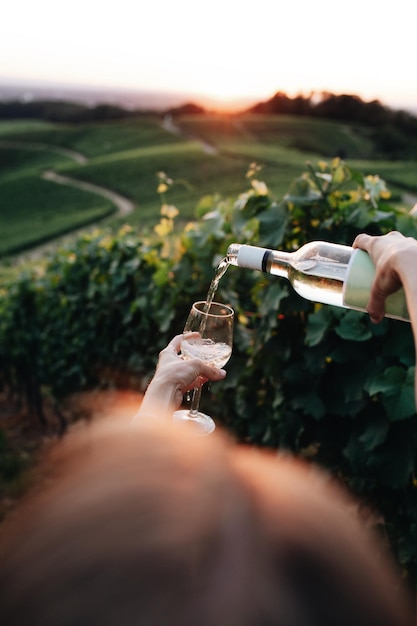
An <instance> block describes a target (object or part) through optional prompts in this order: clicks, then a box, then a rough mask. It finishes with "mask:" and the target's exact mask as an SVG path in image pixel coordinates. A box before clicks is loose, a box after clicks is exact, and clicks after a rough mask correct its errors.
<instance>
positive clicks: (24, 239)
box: [0, 115, 417, 259]
mask: <svg viewBox="0 0 417 626" xmlns="http://www.w3.org/2000/svg"><path fill="white" fill-rule="evenodd" d="M178 125H179V129H180V131H181V132H180V133H173V132H169V131H168V130H166V129H165V128H164V127H163V125H162V124H161V120H160V119H159V118H157V117H139V118H137V119H130V120H127V121H126V120H125V121H117V122H107V123H94V124H79V125H66V124H49V123H46V122H34V121H11V122H5V121H3V122H0V233H1V235H0V256H2V257H3V259H5V258H6V257H7V255H11V254H13V253H15V252H18V251H21V250H25V249H29V248H31V247H33V246H36V245H38V244H39V243H41V242H44V241H47V240H49V239H54V238H56V237H58V236H60V235H63V234H64V233H67V232H69V231H70V230H72V229H75V228H80V227H84V226H88V225H89V224H91V223H92V222H96V221H100V222H101V223H103V224H108V225H110V226H114V227H117V226H119V225H121V224H122V223H126V222H127V221H128V222H129V223H130V224H131V225H132V226H134V227H135V228H137V229H141V230H143V229H145V230H149V229H151V228H152V227H153V225H154V224H155V223H156V222H157V221H158V220H159V209H160V202H161V201H160V198H159V196H158V194H157V191H156V188H157V182H158V181H157V173H158V172H159V171H164V172H166V173H167V175H168V176H170V177H171V178H173V179H174V180H175V181H176V184H175V185H174V186H173V187H172V188H171V189H170V191H169V195H168V197H167V201H168V202H169V203H171V204H175V205H176V206H177V207H178V209H179V210H180V217H179V221H180V223H185V222H187V221H189V220H190V219H193V217H194V209H195V206H196V204H197V202H198V200H199V199H200V198H201V197H202V196H204V195H207V194H213V193H220V194H221V195H223V196H226V197H227V196H236V195H237V194H238V193H240V192H242V191H245V190H246V188H247V181H246V180H245V173H246V171H247V169H248V166H249V164H250V162H252V161H256V162H258V163H260V164H263V166H264V167H263V170H262V172H261V178H262V179H263V180H264V181H265V182H266V183H267V184H268V186H269V187H270V189H271V191H272V193H273V194H274V195H275V196H276V197H277V198H281V197H282V196H283V195H284V194H285V192H286V191H287V189H288V186H289V184H290V182H291V181H292V180H293V179H294V178H295V177H297V176H299V175H300V174H301V173H302V172H303V171H304V170H305V164H306V161H312V162H316V161H318V160H320V159H325V160H328V159H330V158H332V157H333V156H334V155H336V154H343V155H344V156H345V158H346V161H347V162H348V164H349V165H350V166H351V167H357V168H358V169H360V170H361V171H363V172H365V173H372V174H374V173H377V174H380V175H381V176H382V177H384V178H386V180H387V181H388V183H389V184H390V186H391V187H392V189H393V190H394V191H395V192H396V193H399V192H400V191H401V192H402V191H404V190H405V191H408V192H410V193H412V192H417V176H416V163H415V162H386V161H375V160H370V158H369V157H370V155H372V154H374V146H373V144H372V138H371V135H370V133H369V131H367V129H365V128H362V127H355V126H350V125H347V124H341V123H340V124H339V123H335V122H327V121H324V120H313V119H307V118H292V117H288V116H279V117H278V116H254V115H252V116H241V117H239V118H233V117H229V116H216V115H213V116H201V115H200V116H199V115H195V116H188V117H182V118H181V120H180V121H179V122H178ZM207 144H209V145H210V146H211V149H210V150H208V149H207ZM70 151H72V153H71V152H70ZM45 170H53V171H55V172H57V173H59V174H63V175H65V176H69V177H71V178H73V179H76V180H79V181H85V182H88V183H94V184H95V185H99V186H102V187H105V188H108V189H111V190H113V191H115V192H117V193H119V194H121V195H122V196H124V197H126V198H128V199H129V200H131V201H132V202H133V205H134V210H133V212H132V213H131V214H130V215H129V216H127V217H126V216H120V215H118V213H117V207H116V206H115V205H114V203H112V202H111V201H110V200H109V199H107V198H104V197H102V196H100V195H99V194H97V193H92V192H91V191H86V190H82V189H77V188H74V187H69V186H67V185H58V184H56V183H54V182H52V181H47V180H43V179H42V173H43V172H44V171H45Z"/></svg>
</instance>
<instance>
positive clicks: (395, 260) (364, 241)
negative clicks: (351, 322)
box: [353, 231, 417, 332]
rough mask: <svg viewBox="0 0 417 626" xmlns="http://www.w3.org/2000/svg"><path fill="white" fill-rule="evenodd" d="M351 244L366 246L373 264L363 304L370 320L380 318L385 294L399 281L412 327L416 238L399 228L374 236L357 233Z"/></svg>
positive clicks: (415, 308)
mask: <svg viewBox="0 0 417 626" xmlns="http://www.w3.org/2000/svg"><path fill="white" fill-rule="evenodd" d="M353 247H354V248H361V249H362V250H366V252H368V254H369V255H370V257H371V259H372V261H373V263H374V265H375V269H376V273H375V279H374V282H373V285H372V289H371V294H370V297H369V301H368V307H367V309H368V313H369V315H370V318H371V320H372V322H374V323H375V324H377V323H379V322H380V321H381V320H382V319H383V317H384V313H385V300H386V298H387V297H388V296H389V295H391V294H392V293H394V292H395V291H397V290H398V289H399V288H400V287H401V285H403V287H404V290H405V293H406V298H407V306H408V309H409V312H410V316H411V322H412V324H413V328H414V329H415V326H416V323H417V281H416V279H415V272H416V269H417V241H416V240H415V239H413V238H412V237H405V236H404V235H402V234H401V233H399V232H396V231H392V232H390V233H388V234H387V235H382V236H374V237H373V236H371V235H366V234H360V235H358V236H357V237H356V239H355V241H354V242H353ZM414 268H416V269H414ZM413 311H414V313H413ZM413 318H414V322H413ZM414 332H416V331H414Z"/></svg>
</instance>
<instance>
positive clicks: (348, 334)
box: [335, 311, 372, 341]
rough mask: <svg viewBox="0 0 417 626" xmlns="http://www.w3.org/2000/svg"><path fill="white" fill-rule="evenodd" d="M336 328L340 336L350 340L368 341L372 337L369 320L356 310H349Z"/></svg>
mask: <svg viewBox="0 0 417 626" xmlns="http://www.w3.org/2000/svg"><path fill="white" fill-rule="evenodd" d="M335 330H336V333H337V334H338V335H339V337H341V338H342V339H347V340H349V341H366V340H367V339H370V338H371V337H372V332H371V330H370V328H369V322H368V320H367V319H366V318H365V316H364V315H361V314H360V313H358V312H356V311H348V312H347V313H346V315H344V316H343V317H342V319H341V320H340V323H339V325H338V326H337V327H336V329H335Z"/></svg>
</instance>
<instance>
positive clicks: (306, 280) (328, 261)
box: [226, 241, 410, 322]
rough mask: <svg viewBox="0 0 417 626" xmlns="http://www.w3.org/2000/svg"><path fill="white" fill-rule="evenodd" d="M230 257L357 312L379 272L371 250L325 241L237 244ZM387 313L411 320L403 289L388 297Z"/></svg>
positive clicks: (314, 298) (317, 298) (303, 292)
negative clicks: (274, 246)
mask: <svg viewBox="0 0 417 626" xmlns="http://www.w3.org/2000/svg"><path fill="white" fill-rule="evenodd" d="M226 259H227V261H228V263H229V264H230V265H236V266H238V267H246V268H249V269H253V270H260V271H263V272H267V273H269V274H273V275H274V276H280V277H282V278H287V279H288V280H289V281H290V283H291V285H292V287H293V288H294V290H295V291H296V292H297V293H298V294H299V295H300V296H302V297H303V298H306V299H307V300H312V301H313V302H321V303H322V304H332V305H334V306H339V307H344V308H348V309H354V310H357V311H366V306H367V302H368V299H369V293H370V289H371V285H372V282H373V278H374V275H375V267H374V265H373V263H372V260H371V258H370V256H369V255H368V253H367V252H365V251H364V250H359V249H354V248H351V247H350V246H345V245H342V244H337V243H328V242H325V241H312V242H310V243H307V244H305V245H304V246H302V247H301V248H299V249H298V250H296V251H295V252H281V251H279V250H269V249H265V248H259V247H256V246H249V245H242V244H238V243H233V244H231V245H230V246H229V248H228V250H227V256H226ZM385 315H386V317H391V318H394V319H399V320H403V321H407V322H409V321H410V317H409V313H408V309H407V303H406V298H405V293H404V290H403V289H400V290H399V291H397V292H396V293H394V294H392V295H391V296H389V297H388V298H387V299H386V302H385Z"/></svg>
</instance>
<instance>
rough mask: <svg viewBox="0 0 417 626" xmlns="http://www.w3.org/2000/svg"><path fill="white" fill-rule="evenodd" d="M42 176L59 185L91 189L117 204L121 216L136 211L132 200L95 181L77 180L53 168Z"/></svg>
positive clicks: (85, 189)
mask: <svg viewBox="0 0 417 626" xmlns="http://www.w3.org/2000/svg"><path fill="white" fill-rule="evenodd" d="M42 178H43V179H44V180H48V181H51V182H53V183H57V184H58V185H69V186H70V187H76V188H77V189H83V190H84V191H89V192H91V193H95V194H97V195H99V196H102V197H103V198H107V199H108V200H111V202H113V204H115V205H116V207H117V210H118V214H119V216H120V217H125V216H126V215H130V214H131V213H133V211H134V208H135V205H134V203H133V202H132V201H131V200H129V199H128V198H125V197H124V196H122V195H120V194H119V193H116V192H115V191H111V189H106V188H105V187H100V186H99V185H94V184H93V183H87V182H84V181H81V180H77V179H76V178H70V176H63V175H62V174H57V173H56V172H54V171H53V170H46V171H45V172H43V174H42Z"/></svg>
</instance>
